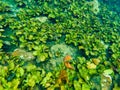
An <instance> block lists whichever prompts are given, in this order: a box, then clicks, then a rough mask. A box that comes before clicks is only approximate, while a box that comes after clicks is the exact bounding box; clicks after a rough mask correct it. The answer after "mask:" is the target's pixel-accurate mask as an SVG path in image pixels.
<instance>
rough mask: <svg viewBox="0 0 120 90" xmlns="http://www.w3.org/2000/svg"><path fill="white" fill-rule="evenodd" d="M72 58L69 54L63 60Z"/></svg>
mask: <svg viewBox="0 0 120 90" xmlns="http://www.w3.org/2000/svg"><path fill="white" fill-rule="evenodd" d="M71 59H72V57H71V56H70V55H67V56H65V57H64V59H63V60H64V61H65V62H66V61H70V60H71Z"/></svg>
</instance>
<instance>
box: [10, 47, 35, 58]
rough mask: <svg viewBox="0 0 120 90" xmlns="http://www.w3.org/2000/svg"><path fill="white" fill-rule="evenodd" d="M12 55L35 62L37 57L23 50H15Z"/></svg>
mask: <svg viewBox="0 0 120 90" xmlns="http://www.w3.org/2000/svg"><path fill="white" fill-rule="evenodd" d="M12 55H13V56H15V57H16V56H17V57H19V58H20V59H24V60H33V59H34V58H35V57H34V56H33V53H32V52H27V51H25V50H23V49H19V48H18V49H15V50H14V51H13V52H12Z"/></svg>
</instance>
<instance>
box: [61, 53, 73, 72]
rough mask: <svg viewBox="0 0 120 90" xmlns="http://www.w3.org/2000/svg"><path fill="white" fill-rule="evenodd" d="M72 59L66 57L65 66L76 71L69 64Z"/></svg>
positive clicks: (68, 56)
mask: <svg viewBox="0 0 120 90" xmlns="http://www.w3.org/2000/svg"><path fill="white" fill-rule="evenodd" d="M71 59H72V57H71V56H70V55H67V56H65V57H64V59H63V60H64V64H65V66H66V67H67V68H69V69H72V70H74V68H73V67H72V66H71V64H70V62H69V61H70V60H71Z"/></svg>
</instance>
